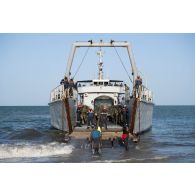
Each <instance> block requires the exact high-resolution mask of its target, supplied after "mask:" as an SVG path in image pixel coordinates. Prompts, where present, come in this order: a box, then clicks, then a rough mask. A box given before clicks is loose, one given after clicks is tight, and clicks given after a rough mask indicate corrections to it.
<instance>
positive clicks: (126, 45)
mask: <svg viewBox="0 0 195 195" xmlns="http://www.w3.org/2000/svg"><path fill="white" fill-rule="evenodd" d="M79 47H124V48H126V49H127V53H128V56H129V60H130V64H131V69H132V75H133V84H135V78H137V74H138V70H137V67H136V63H135V59H134V56H133V52H132V49H131V46H130V44H129V43H128V42H126V41H123V42H118V41H117V42H115V41H110V42H108V43H104V42H102V41H100V42H92V41H88V42H75V43H73V44H72V48H71V52H70V56H69V58H68V62H67V67H66V73H65V76H66V77H68V78H69V77H70V71H71V67H72V63H73V59H74V55H75V52H76V49H77V48H79Z"/></svg>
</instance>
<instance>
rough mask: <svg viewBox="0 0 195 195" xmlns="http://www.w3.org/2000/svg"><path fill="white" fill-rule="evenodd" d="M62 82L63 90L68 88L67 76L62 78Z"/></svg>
mask: <svg viewBox="0 0 195 195" xmlns="http://www.w3.org/2000/svg"><path fill="white" fill-rule="evenodd" d="M63 83H64V90H66V89H68V87H69V82H68V78H67V77H65V78H64V82H63Z"/></svg>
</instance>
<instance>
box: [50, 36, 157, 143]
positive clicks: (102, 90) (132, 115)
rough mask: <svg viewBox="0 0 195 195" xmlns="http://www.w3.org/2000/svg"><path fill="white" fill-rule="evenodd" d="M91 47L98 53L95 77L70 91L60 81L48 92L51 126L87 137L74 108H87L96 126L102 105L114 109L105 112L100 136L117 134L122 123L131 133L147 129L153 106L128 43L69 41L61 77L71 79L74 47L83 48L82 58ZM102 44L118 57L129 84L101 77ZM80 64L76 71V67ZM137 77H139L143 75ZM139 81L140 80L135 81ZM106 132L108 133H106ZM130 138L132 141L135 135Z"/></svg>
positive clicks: (120, 130) (86, 131)
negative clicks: (126, 63) (125, 59)
mask: <svg viewBox="0 0 195 195" xmlns="http://www.w3.org/2000/svg"><path fill="white" fill-rule="evenodd" d="M94 47H97V48H99V51H98V53H97V54H98V56H99V62H98V78H94V79H93V80H79V81H77V83H76V86H74V87H72V88H71V94H70V88H67V89H65V85H64V83H61V85H59V86H57V87H56V88H55V89H53V90H52V91H51V95H50V103H49V106H50V113H51V124H52V126H53V127H55V128H56V129H60V130H63V131H65V132H67V133H69V134H72V135H74V136H76V137H89V130H87V128H86V121H84V122H82V123H83V124H82V127H78V125H77V122H78V121H77V114H76V113H77V107H78V106H79V105H81V107H86V108H91V109H92V110H94V111H95V116H96V118H97V119H96V125H99V124H98V123H99V115H100V112H101V109H102V108H106V110H107V112H108V111H109V110H113V109H114V111H113V112H114V114H113V113H112V116H111V114H110V113H109V112H108V118H109V123H108V129H103V132H102V134H103V137H104V136H105V137H107V138H110V137H113V136H116V134H117V133H119V134H120V132H122V126H123V125H128V128H129V133H130V135H132V136H133V135H137V134H140V133H142V132H144V131H147V130H149V129H150V128H151V127H152V113H153V106H154V104H153V97H152V92H151V91H150V90H149V89H148V88H147V87H146V86H145V84H144V82H143V81H144V79H143V80H142V79H141V78H140V76H141V75H140V71H138V69H137V67H136V63H135V60H134V57H133V53H132V49H131V47H130V45H129V43H128V42H118V41H117V42H116V41H113V40H111V41H110V42H107V43H106V42H103V41H102V40H101V41H100V42H93V41H92V40H90V41H88V42H75V43H73V45H72V48H71V52H70V56H69V59H68V62H67V67H66V73H65V76H64V78H67V79H68V80H70V79H71V78H70V75H71V67H72V63H73V59H74V56H75V52H76V49H77V48H87V50H86V53H85V56H84V57H83V60H84V58H85V57H86V55H87V52H88V50H89V49H90V48H94ZM105 47H106V48H110V49H113V50H114V51H115V53H116V55H117V56H118V57H119V61H120V63H121V65H122V66H123V68H124V69H125V71H126V73H127V75H128V77H129V79H130V81H131V84H130V85H128V84H126V83H125V82H124V81H123V80H118V79H105V78H104V74H103V52H102V49H103V48H105ZM118 48H125V49H126V50H127V54H128V57H129V62H130V66H131V71H129V70H127V69H126V68H125V66H124V63H123V62H122V58H121V57H120V55H119V52H118V51H117V49H118ZM83 60H82V62H83ZM82 62H81V64H80V66H81V65H82ZM80 66H79V67H78V69H77V70H79V68H80ZM116 68H117V67H115V69H116ZM130 73H131V74H130ZM130 75H131V76H130ZM141 77H142V78H143V75H142V76H141ZM140 80H141V82H139V81H140ZM124 107H125V109H127V110H128V115H127V118H126V120H125V123H126V124H124V118H123V119H121V117H122V115H121V113H122V109H123V108H124ZM79 132H80V133H79ZM109 132H111V133H110V134H109ZM113 132H115V134H113ZM119 134H117V135H119ZM134 139H135V140H136V138H135V137H134Z"/></svg>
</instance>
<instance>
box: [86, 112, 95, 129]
mask: <svg viewBox="0 0 195 195" xmlns="http://www.w3.org/2000/svg"><path fill="white" fill-rule="evenodd" d="M92 125H94V112H93V110H92V109H91V108H90V109H89V111H88V113H87V128H89V127H90V126H92Z"/></svg>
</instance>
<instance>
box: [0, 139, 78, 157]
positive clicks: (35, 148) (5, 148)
mask: <svg viewBox="0 0 195 195" xmlns="http://www.w3.org/2000/svg"><path fill="white" fill-rule="evenodd" d="M73 149H74V147H73V146H72V145H67V144H65V143H57V142H52V143H47V144H26V143H20V144H0V159H6V158H33V157H48V156H58V155H61V156H63V155H68V154H71V153H72V151H73Z"/></svg>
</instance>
